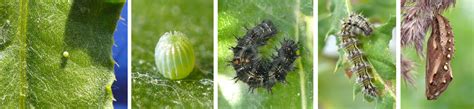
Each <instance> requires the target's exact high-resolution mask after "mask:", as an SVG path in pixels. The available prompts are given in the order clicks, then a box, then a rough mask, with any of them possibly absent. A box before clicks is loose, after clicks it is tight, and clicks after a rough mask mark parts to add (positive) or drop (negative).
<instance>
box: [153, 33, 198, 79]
mask: <svg viewBox="0 0 474 109" xmlns="http://www.w3.org/2000/svg"><path fill="white" fill-rule="evenodd" d="M194 62H195V56H194V50H193V46H192V45H191V43H190V42H189V41H188V38H186V35H185V34H183V33H181V32H176V31H175V32H166V33H165V34H164V35H163V36H161V38H160V40H159V41H158V43H157V44H156V47H155V63H156V67H157V69H158V72H160V73H161V74H162V75H163V76H164V77H166V78H169V79H172V80H176V79H183V78H185V77H187V76H188V75H189V74H190V73H191V72H192V71H193V69H194Z"/></svg>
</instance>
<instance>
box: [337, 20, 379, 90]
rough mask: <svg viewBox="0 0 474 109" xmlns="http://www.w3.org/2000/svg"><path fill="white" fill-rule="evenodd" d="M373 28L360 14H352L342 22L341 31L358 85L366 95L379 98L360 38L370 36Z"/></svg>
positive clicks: (343, 44) (342, 44)
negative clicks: (361, 47)
mask: <svg viewBox="0 0 474 109" xmlns="http://www.w3.org/2000/svg"><path fill="white" fill-rule="evenodd" d="M372 31H373V30H372V27H371V26H370V24H369V23H368V22H367V20H366V19H365V18H364V17H363V16H362V15H360V14H354V13H352V14H350V15H349V17H348V18H345V19H344V20H343V22H342V29H341V31H340V33H339V34H340V36H341V37H340V39H341V42H342V43H341V48H342V49H344V51H345V53H346V54H347V55H346V56H347V59H348V60H349V61H350V63H351V65H352V68H351V72H353V73H355V74H356V76H357V77H356V83H357V84H359V85H361V87H362V88H361V89H362V91H363V93H364V94H366V95H369V96H371V97H377V95H378V92H377V89H376V87H375V84H374V77H373V75H372V74H373V73H372V71H373V69H372V66H371V65H370V63H369V62H368V60H367V58H366V57H365V56H364V53H363V51H362V50H361V49H360V42H359V40H358V37H360V36H368V35H370V34H371V33H372Z"/></svg>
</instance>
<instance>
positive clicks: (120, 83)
mask: <svg viewBox="0 0 474 109" xmlns="http://www.w3.org/2000/svg"><path fill="white" fill-rule="evenodd" d="M127 5H128V1H127V2H126V3H125V5H124V7H123V9H122V12H121V13H120V16H121V17H120V19H119V21H118V22H117V29H116V31H115V33H114V41H115V44H114V46H112V57H113V58H114V60H115V62H117V63H116V65H115V66H114V71H115V77H116V79H117V81H115V82H114V84H113V85H112V91H113V94H114V97H115V99H116V100H117V101H115V102H114V107H115V109H126V108H127V105H128V104H127V99H128V93H127V90H128V86H127V82H128V80H127V78H128V73H127V69H128V65H127V60H128V54H127V52H128V46H127V45H128V42H127V41H128V37H127V33H128V31H127V29H128V26H127V22H128V6H127Z"/></svg>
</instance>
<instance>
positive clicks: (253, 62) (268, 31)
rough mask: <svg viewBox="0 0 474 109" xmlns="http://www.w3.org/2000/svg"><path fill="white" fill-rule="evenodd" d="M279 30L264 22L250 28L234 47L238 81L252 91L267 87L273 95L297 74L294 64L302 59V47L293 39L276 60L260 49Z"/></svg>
mask: <svg viewBox="0 0 474 109" xmlns="http://www.w3.org/2000/svg"><path fill="white" fill-rule="evenodd" d="M276 33H277V29H276V27H275V26H274V25H273V23H272V22H271V21H270V20H264V21H262V23H260V24H258V25H257V26H255V27H253V28H251V29H247V33H246V34H245V36H243V37H241V38H237V41H238V42H237V45H236V46H235V47H232V48H231V49H232V52H233V53H234V57H233V59H232V61H231V64H232V66H233V67H234V70H235V71H236V74H237V76H236V77H234V79H235V80H236V81H235V82H237V81H239V80H240V81H243V82H245V83H246V84H247V85H248V86H249V91H251V92H253V90H254V89H256V88H259V87H263V88H266V89H267V90H268V92H270V93H271V91H272V87H273V86H274V85H275V84H276V83H277V82H281V83H286V79H285V78H286V75H287V73H288V72H290V71H293V70H294V69H295V68H294V65H293V63H294V61H295V60H296V58H298V55H297V54H296V51H297V50H298V45H297V43H296V42H295V41H293V40H284V41H283V42H281V47H280V48H279V49H277V52H278V53H277V55H275V56H272V59H271V60H269V59H265V58H261V57H260V56H259V49H258V47H260V46H263V45H265V44H266V42H267V41H268V39H270V38H271V37H273V36H275V34H276Z"/></svg>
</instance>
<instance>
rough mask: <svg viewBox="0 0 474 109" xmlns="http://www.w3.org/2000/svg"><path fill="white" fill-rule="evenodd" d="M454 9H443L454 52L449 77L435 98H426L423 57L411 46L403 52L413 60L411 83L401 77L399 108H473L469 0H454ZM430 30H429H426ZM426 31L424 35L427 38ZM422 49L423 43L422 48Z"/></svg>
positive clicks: (473, 39)
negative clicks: (443, 89) (413, 80)
mask: <svg viewBox="0 0 474 109" xmlns="http://www.w3.org/2000/svg"><path fill="white" fill-rule="evenodd" d="M456 2H457V3H456V5H455V7H454V8H450V9H448V10H447V11H446V12H444V15H445V17H447V18H448V20H449V21H450V22H451V26H452V28H453V32H454V40H455V43H454V46H455V54H454V58H453V60H452V63H451V66H452V70H453V76H454V77H453V80H452V81H451V83H450V85H449V87H448V89H446V91H445V92H444V93H442V94H441V95H440V96H439V97H438V99H437V100H434V101H428V100H426V96H425V61H426V60H425V59H423V58H420V57H418V56H417V55H416V53H415V50H414V49H413V47H411V48H408V49H404V50H403V54H404V55H405V56H407V57H408V58H410V59H411V60H413V61H415V63H416V64H415V65H416V66H415V70H414V71H412V72H411V74H412V75H414V77H415V78H414V79H415V84H414V86H412V85H410V84H408V82H406V81H404V80H402V85H401V91H402V92H401V93H402V96H401V99H402V102H401V103H402V104H401V105H402V109H473V108H474V100H473V98H474V93H473V92H474V84H473V83H474V82H472V80H473V78H474V73H473V71H474V67H473V64H472V62H474V58H473V56H474V48H473V47H474V43H473V42H474V37H473V36H472V35H473V34H474V21H473V19H474V14H473V13H474V8H473V7H472V4H474V1H473V0H457V1H456ZM429 30H431V29H429ZM429 35H430V34H427V36H426V40H428V37H429ZM424 51H425V52H426V46H425V50H424Z"/></svg>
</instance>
